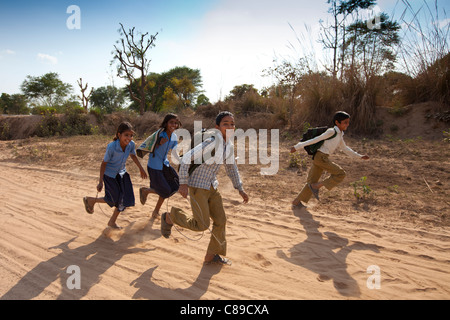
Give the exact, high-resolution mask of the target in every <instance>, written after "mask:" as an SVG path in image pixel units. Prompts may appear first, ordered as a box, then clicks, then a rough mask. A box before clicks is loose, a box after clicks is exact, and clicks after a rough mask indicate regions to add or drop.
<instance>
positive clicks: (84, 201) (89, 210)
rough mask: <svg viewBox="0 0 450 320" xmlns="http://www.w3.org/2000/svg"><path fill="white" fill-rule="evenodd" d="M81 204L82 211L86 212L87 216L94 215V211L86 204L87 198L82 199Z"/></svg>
mask: <svg viewBox="0 0 450 320" xmlns="http://www.w3.org/2000/svg"><path fill="white" fill-rule="evenodd" d="M83 203H84V209H85V210H86V212H87V213H89V214H93V213H94V209H93V208H91V207H89V203H88V199H87V197H84V198H83Z"/></svg>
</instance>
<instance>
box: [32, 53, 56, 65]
mask: <svg viewBox="0 0 450 320" xmlns="http://www.w3.org/2000/svg"><path fill="white" fill-rule="evenodd" d="M37 58H38V60H39V61H41V62H43V63H47V64H57V63H58V58H56V57H53V56H51V55H49V54H45V53H38V55H37Z"/></svg>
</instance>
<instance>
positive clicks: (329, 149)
mask: <svg viewBox="0 0 450 320" xmlns="http://www.w3.org/2000/svg"><path fill="white" fill-rule="evenodd" d="M333 124H334V125H335V126H334V128H329V129H328V130H327V131H325V132H324V133H323V134H321V135H320V136H317V137H315V138H313V139H311V140H308V141H303V142H299V143H298V144H296V145H295V146H293V147H292V148H291V153H294V152H296V151H297V150H299V149H301V148H303V147H306V146H309V145H312V144H315V143H317V142H319V141H322V140H324V142H323V144H322V146H321V147H320V148H319V150H318V151H317V152H316V154H314V156H313V165H312V167H311V169H310V170H309V173H308V178H307V182H306V184H305V186H304V187H303V189H302V191H301V192H300V193H299V195H298V196H297V198H295V200H294V201H293V202H292V205H293V206H294V207H304V205H303V204H302V202H304V203H307V202H308V201H309V199H310V198H311V195H314V197H315V198H316V199H317V200H319V189H320V188H322V187H325V188H327V189H328V190H331V189H332V188H334V187H336V186H337V185H338V184H339V183H341V182H342V181H343V180H344V178H345V171H344V169H342V168H341V167H340V166H339V165H337V164H336V163H334V162H332V161H330V160H329V159H328V157H329V155H331V154H333V153H334V151H336V149H341V150H342V151H344V153H345V154H347V155H349V156H351V157H354V158H360V159H363V160H368V159H369V157H368V156H367V155H360V154H359V153H357V152H355V151H353V150H352V149H351V148H349V147H348V146H347V145H346V144H345V142H344V131H345V130H347V128H348V126H349V125H350V115H349V114H348V113H346V112H344V111H338V112H336V113H335V115H334V117H333ZM335 133H336V135H335ZM334 135H335V136H334ZM333 136H334V137H333ZM324 170H325V171H327V172H328V173H330V177H328V178H327V179H325V180H323V181H320V182H319V179H320V177H321V176H322V173H323V171H324Z"/></svg>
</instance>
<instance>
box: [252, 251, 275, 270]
mask: <svg viewBox="0 0 450 320" xmlns="http://www.w3.org/2000/svg"><path fill="white" fill-rule="evenodd" d="M255 259H256V260H257V261H260V263H261V266H262V267H265V268H266V267H269V266H271V265H272V262H270V261H269V260H267V259H266V258H264V256H263V255H262V254H260V253H257V254H256V255H255Z"/></svg>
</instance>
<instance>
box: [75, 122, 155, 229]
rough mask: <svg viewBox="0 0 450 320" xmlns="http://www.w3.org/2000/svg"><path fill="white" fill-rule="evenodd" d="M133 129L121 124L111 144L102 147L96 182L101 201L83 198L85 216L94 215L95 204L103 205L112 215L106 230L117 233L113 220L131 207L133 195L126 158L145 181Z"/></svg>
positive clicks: (126, 123)
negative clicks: (105, 205)
mask: <svg viewBox="0 0 450 320" xmlns="http://www.w3.org/2000/svg"><path fill="white" fill-rule="evenodd" d="M133 135H134V131H133V127H132V126H131V124H130V123H128V122H122V123H121V124H120V125H119V127H118V128H117V133H116V136H115V137H114V141H113V142H111V143H109V144H108V146H107V147H106V152H105V155H104V157H103V161H102V164H101V166H100V178H99V181H98V185H97V191H98V192H101V191H102V189H103V183H104V184H105V196H104V197H103V198H97V197H95V198H93V197H84V198H83V202H84V207H85V209H86V211H87V213H90V214H92V213H94V205H95V204H96V203H106V204H108V205H109V206H110V207H111V208H112V207H114V212H113V214H112V216H111V219H110V220H109V221H108V226H109V227H111V228H115V229H119V228H120V227H119V226H118V225H117V224H116V220H117V217H118V216H119V214H120V213H121V212H123V211H124V210H125V209H126V208H127V207H133V206H134V191H133V184H132V183H131V179H130V175H129V174H128V172H127V170H126V167H125V164H126V162H127V159H128V157H129V156H130V157H131V159H132V160H133V162H134V163H135V164H136V165H137V167H138V168H139V171H140V173H141V177H142V179H147V173H146V172H145V170H144V168H142V166H141V164H140V162H139V160H138V158H137V157H136V151H135V143H134V141H133Z"/></svg>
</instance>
